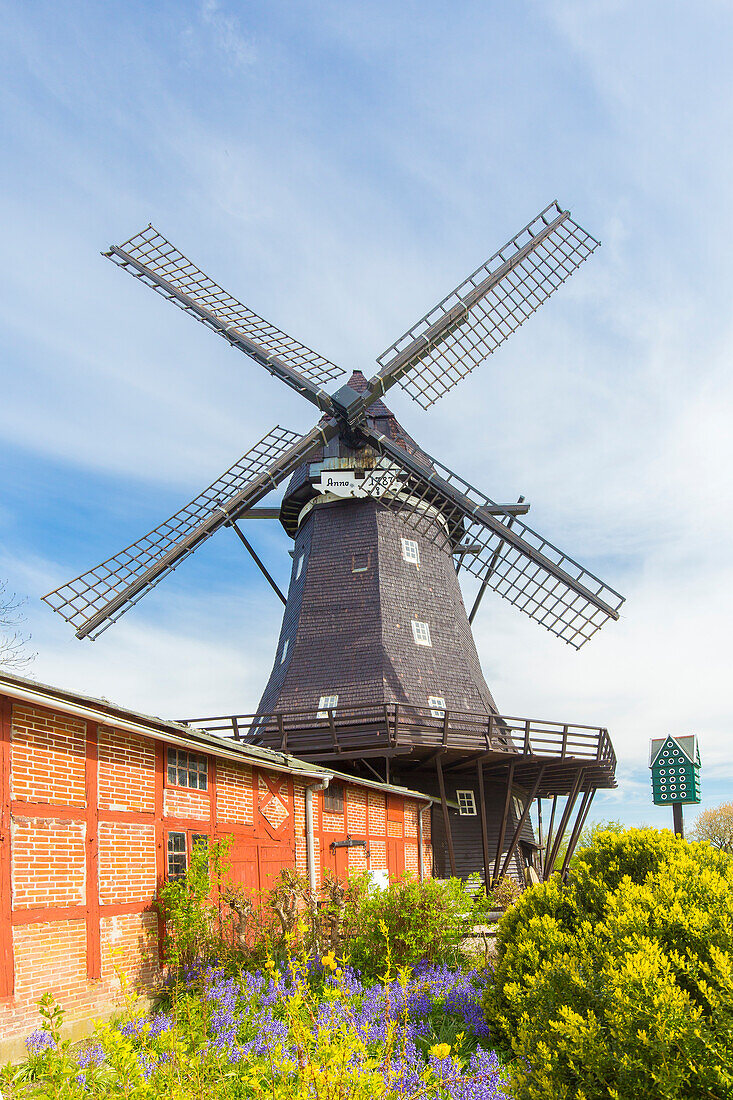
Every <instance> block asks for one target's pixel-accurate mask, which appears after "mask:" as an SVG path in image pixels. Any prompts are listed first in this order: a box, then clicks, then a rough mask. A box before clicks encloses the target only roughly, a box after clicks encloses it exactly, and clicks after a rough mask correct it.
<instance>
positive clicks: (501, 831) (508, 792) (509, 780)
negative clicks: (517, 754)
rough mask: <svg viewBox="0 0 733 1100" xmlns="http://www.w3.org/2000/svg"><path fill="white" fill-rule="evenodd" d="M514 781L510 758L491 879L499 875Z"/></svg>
mask: <svg viewBox="0 0 733 1100" xmlns="http://www.w3.org/2000/svg"><path fill="white" fill-rule="evenodd" d="M513 781H514V761H513V760H512V762H511V764H510V765H509V774H508V776H507V781H506V793H505V795H504V813H503V814H502V815H501V825H500V826H499V839H498V841H497V842H496V859H495V860H494V877H493V881H494V882H496V880H497V879H498V877H499V864H500V863H501V853H502V849H503V847H504V837H505V836H506V819H507V817H508V815H509V803H510V802H511V798H512V783H513Z"/></svg>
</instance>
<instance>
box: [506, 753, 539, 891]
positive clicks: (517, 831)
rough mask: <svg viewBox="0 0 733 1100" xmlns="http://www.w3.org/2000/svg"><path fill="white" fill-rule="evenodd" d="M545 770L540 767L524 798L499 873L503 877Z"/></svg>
mask: <svg viewBox="0 0 733 1100" xmlns="http://www.w3.org/2000/svg"><path fill="white" fill-rule="evenodd" d="M544 772H545V769H544V767H542V768H540V770H539V772H538V773H537V778H536V779H535V781H534V786H533V788H532V791H531V793H530V795H529V797H527V798H525V800H524V810H523V811H522V815H521V817H520V818H519V821H518V822H517V827H516V829H515V830H514V836H513V837H512V841H511V844H510V845H509V847H508V849H507V853H506V856H505V857H504V862H503V864H502V866H501V874H500V875H499V878H503V877H504V875H505V874H506V873H507V871H508V869H509V864H510V863H511V860H512V856H513V855H514V853H515V851H516V850H517V845H518V844H519V838H520V837H521V835H522V829H523V828H524V826H525V824H526V822H527V819H528V817H529V812H530V810H531V809H532V803H533V802H534V800H535V798H536V796H537V791H538V790H539V786H540V783H541V782H542V776H543V775H544Z"/></svg>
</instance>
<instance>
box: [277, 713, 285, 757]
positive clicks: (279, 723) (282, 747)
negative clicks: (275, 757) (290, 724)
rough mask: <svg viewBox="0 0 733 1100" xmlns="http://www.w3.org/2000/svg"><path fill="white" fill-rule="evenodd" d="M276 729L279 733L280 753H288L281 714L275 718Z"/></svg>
mask: <svg viewBox="0 0 733 1100" xmlns="http://www.w3.org/2000/svg"><path fill="white" fill-rule="evenodd" d="M277 728H278V730H279V731H280V752H287V751H288V735H287V733H286V732H285V723H284V722H283V716H282V713H280V714H278V716H277Z"/></svg>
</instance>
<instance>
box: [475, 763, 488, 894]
mask: <svg viewBox="0 0 733 1100" xmlns="http://www.w3.org/2000/svg"><path fill="white" fill-rule="evenodd" d="M476 775H477V776H478V800H479V807H480V810H481V844H482V846H483V850H484V890H485V891H486V893H487V894H488V892H489V890H490V889H491V869H490V866H489V864H490V859H489V833H488V829H487V827H486V796H485V794H484V766H483V764H482V763H481V762H480V761H479V763H478V764H477V765H476Z"/></svg>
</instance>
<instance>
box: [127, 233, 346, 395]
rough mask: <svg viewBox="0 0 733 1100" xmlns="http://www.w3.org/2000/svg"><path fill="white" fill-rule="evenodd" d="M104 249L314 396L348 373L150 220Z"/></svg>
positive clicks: (187, 310) (223, 334) (241, 348)
mask: <svg viewBox="0 0 733 1100" xmlns="http://www.w3.org/2000/svg"><path fill="white" fill-rule="evenodd" d="M105 255H106V256H107V257H108V258H109V259H110V260H112V261H113V262H114V263H116V264H117V265H118V266H119V267H122V268H124V269H126V270H127V271H129V272H130V274H131V275H134V276H135V277H136V278H138V279H141V280H142V281H143V282H144V283H146V284H147V286H150V287H152V289H153V290H155V291H156V292H157V293H159V294H161V295H162V296H163V297H164V298H168V299H169V301H172V302H174V303H175V304H176V305H177V306H179V307H180V308H181V309H183V310H185V311H186V312H187V313H190V314H191V315H192V316H194V317H195V318H196V319H197V320H199V321H201V322H203V323H204V324H206V325H208V326H209V328H211V329H213V330H214V331H215V332H217V333H218V334H219V335H220V336H223V337H224V338H225V339H226V340H228V341H229V343H231V344H234V345H235V346H237V347H239V348H240V350H241V351H244V352H245V353H246V354H248V355H250V356H251V357H252V358H253V359H255V360H256V361H257V362H259V363H260V364H261V365H262V366H264V367H266V369H268V370H271V371H272V373H273V374H277V375H278V376H279V377H280V378H281V379H282V381H284V382H286V383H288V384H289V385H291V386H293V388H294V389H297V390H299V392H301V393H303V395H304V396H306V397H310V398H311V400H313V398H314V397H315V395H316V394H317V392H318V386H319V385H322V384H324V383H326V382H330V381H332V380H333V379H335V378H338V377H339V376H340V375H341V374H343V373H344V372H343V370H342V368H341V367H337V366H336V365H335V363H332V362H331V361H330V360H329V359H326V358H324V356H322V355H319V354H318V352H315V351H313V350H312V349H311V348H309V347H306V345H305V344H301V343H300V342H299V341H298V340H294V339H293V337H292V336H288V334H287V333H285V332H282V331H281V329H279V328H276V326H275V325H272V324H270V322H269V321H265V320H263V318H262V317H260V316H259V315H258V314H256V313H255V312H254V311H253V310H251V309H249V308H248V307H247V306H245V305H244V304H243V303H242V302H240V301H238V299H236V298H234V297H233V296H232V295H231V294H229V293H228V291H226V290H224V289H223V288H222V287H220V286H219V284H218V283H215V282H214V280H213V279H211V278H209V276H208V275H206V274H205V272H203V271H201V269H200V268H198V267H196V265H195V264H193V263H191V261H190V260H188V259H187V258H186V257H185V256H184V255H183V253H182V252H179V250H178V249H177V248H176V247H175V245H173V244H171V242H170V241H169V240H167V239H166V238H165V237H164V236H163V235H162V233H159V232H158V230H157V229H156V228H155V227H154V226H152V225H149V226H148V227H147V229H143V230H142V231H141V232H140V233H137V234H136V235H135V236H134V237H131V238H130V240H129V241H126V242H125V243H124V244H122V245H112V247H111V248H110V249H109V251H108V252H106V253H105ZM318 403H319V402H318V401H316V404H318ZM324 409H325V406H324Z"/></svg>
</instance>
